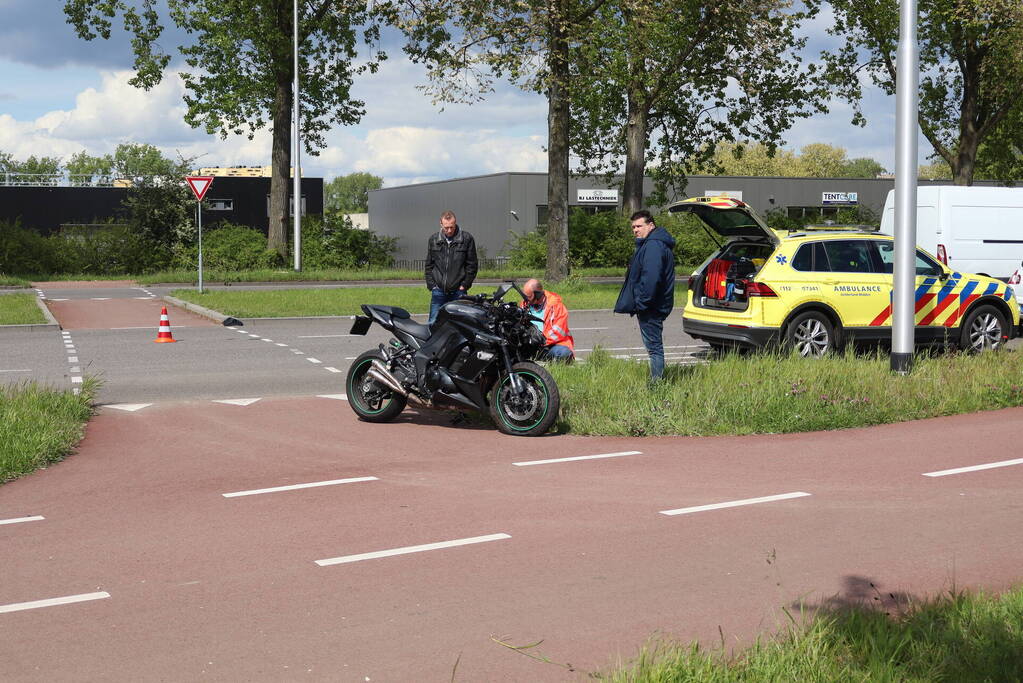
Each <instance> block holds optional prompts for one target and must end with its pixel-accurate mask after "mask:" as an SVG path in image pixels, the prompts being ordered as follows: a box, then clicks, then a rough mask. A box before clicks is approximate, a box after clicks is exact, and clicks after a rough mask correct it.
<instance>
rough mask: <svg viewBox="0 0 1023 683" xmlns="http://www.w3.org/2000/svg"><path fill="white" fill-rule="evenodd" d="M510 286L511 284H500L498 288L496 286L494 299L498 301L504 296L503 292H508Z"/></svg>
mask: <svg viewBox="0 0 1023 683" xmlns="http://www.w3.org/2000/svg"><path fill="white" fill-rule="evenodd" d="M511 288H512V286H511V285H501V286H500V287H498V288H497V290H496V291H495V292H494V299H496V300H498V301H500V300H501V299H503V298H504V295H505V294H507V293H508V292H510V291H511Z"/></svg>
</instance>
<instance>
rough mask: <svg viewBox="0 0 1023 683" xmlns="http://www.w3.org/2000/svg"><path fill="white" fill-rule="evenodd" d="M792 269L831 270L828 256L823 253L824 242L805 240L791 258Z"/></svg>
mask: <svg viewBox="0 0 1023 683" xmlns="http://www.w3.org/2000/svg"><path fill="white" fill-rule="evenodd" d="M792 268H793V270H800V271H803V272H809V271H813V272H817V273H827V272H829V271H830V270H831V266H830V265H828V256H827V254H825V253H824V244H823V243H821V242H807V243H806V244H804V245H803V246H801V247H799V249H798V250H797V251H796V255H795V256H794V257H793V258H792Z"/></svg>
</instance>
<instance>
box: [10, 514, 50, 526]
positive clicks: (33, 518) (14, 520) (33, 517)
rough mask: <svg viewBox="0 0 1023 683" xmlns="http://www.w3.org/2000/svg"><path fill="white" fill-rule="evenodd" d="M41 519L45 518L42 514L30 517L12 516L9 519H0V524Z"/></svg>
mask: <svg viewBox="0 0 1023 683" xmlns="http://www.w3.org/2000/svg"><path fill="white" fill-rule="evenodd" d="M41 519H46V518H45V517H43V516H42V515H33V516H31V517H13V518H11V519H0V524H20V523H21V522H38V521H39V520H41Z"/></svg>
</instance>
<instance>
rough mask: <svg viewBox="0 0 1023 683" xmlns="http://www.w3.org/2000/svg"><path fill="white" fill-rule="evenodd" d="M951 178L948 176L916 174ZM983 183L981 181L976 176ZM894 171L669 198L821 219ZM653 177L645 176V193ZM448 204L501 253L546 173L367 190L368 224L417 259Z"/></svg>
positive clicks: (482, 243)
mask: <svg viewBox="0 0 1023 683" xmlns="http://www.w3.org/2000/svg"><path fill="white" fill-rule="evenodd" d="M920 184H921V185H949V184H951V181H947V180H946V181H920ZM977 184H985V183H977ZM894 188H895V180H894V178H878V179H873V178H777V177H770V178H766V177H753V176H691V177H690V178H689V183H688V185H687V186H686V188H685V191H684V192H683V193H680V194H678V196H669V200H670V201H677V200H679V199H685V198H688V197H698V196H705V195H711V194H725V195H728V196H732V197H735V198H737V199H742V200H743V201H744V202H746V203H747V204H750V205H751V206H752V207H753V208H754V209H755V210H756V211H757V212H758V213H761V214H764V213H767V212H768V211H772V210H782V211H785V212H786V213H788V214H789V215H792V216H810V217H813V218H815V219H816V218H818V217H819V218H820V219H827V218H828V217H829V216H831V215H833V214H834V213H837V212H838V211H839V210H840V209H842V208H849V207H855V206H861V207H866V208H868V209H870V210H871V211H872V212H873V213H874V214H876V215H877V216H878V220H880V215H881V209H882V207H883V206H884V201H885V197H886V196H887V195H888V191H889V190H892V189H894ZM653 190H654V183H653V181H652V180H651V179H650V178H647V179H646V180H645V181H644V184H643V194H644V196H648V195H649V194H650V193H652V192H653ZM568 197H569V206H570V207H575V206H581V207H585V208H586V209H587V210H591V211H609V210H617V209H618V208H619V207H620V206H621V193H620V192H617V191H616V190H615V189H614V186H612V185H608V184H607V183H606V182H604V181H603V180H601V179H598V178H592V177H579V178H571V179H569V184H568ZM449 209H450V210H451V211H454V212H455V214H456V215H457V216H458V224H459V225H460V226H461V227H463V228H465V229H466V230H468V231H469V232H471V233H472V234H473V236H474V237H475V238H476V244H477V247H478V248H480V250H481V256H483V255H485V256H487V257H495V256H500V255H502V254H504V253H505V251H506V249H507V246H508V243H509V239H510V237H511V233H512V232H516V233H524V232H529V231H531V230H534V229H535V228H536V226H537V225H539V224H542V223H545V222H546V220H547V174H546V173H495V174H492V175H485V176H475V177H470V178H456V179H453V180H442V181H437V182H431V183H420V184H417V185H404V186H401V187H388V188H384V189H381V190H373V191H371V192H370V193H369V227H370V229H371V230H373V231H374V232H376V233H377V234H380V235H388V236H391V237H397V238H398V252H397V254H396V258H398V259H422V258H425V254H426V240H427V238H428V237H429V235H430V234H431V233H433V232H435V231H436V230H437V229H438V228H439V220H440V214H441V213H442V212H444V211H446V210H449Z"/></svg>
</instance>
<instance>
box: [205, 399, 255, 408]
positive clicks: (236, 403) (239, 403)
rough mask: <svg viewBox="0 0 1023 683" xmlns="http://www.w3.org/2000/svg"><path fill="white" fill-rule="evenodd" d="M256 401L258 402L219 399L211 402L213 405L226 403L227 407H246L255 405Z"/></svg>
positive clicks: (252, 400)
mask: <svg viewBox="0 0 1023 683" xmlns="http://www.w3.org/2000/svg"><path fill="white" fill-rule="evenodd" d="M258 400H259V399H258V398H222V399H219V400H215V401H213V402H214V403H227V404H228V405H232V406H248V405H252V404H253V403H255V402H256V401H258Z"/></svg>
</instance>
